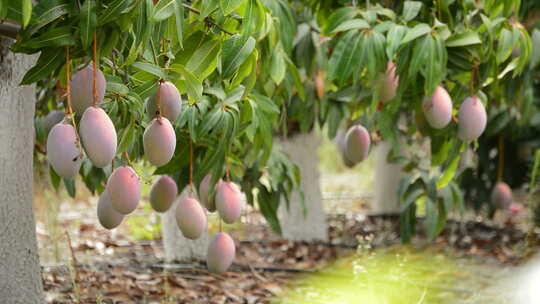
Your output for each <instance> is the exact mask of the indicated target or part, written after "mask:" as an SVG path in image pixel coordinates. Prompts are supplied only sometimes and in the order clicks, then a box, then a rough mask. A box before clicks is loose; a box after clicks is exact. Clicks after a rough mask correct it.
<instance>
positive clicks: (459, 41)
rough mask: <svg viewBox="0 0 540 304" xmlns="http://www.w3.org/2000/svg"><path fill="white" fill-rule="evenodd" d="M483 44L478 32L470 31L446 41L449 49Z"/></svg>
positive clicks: (455, 35)
mask: <svg viewBox="0 0 540 304" xmlns="http://www.w3.org/2000/svg"><path fill="white" fill-rule="evenodd" d="M479 43H482V40H481V39H480V36H479V35H478V33H477V32H475V31H472V30H469V31H466V32H462V33H459V34H454V35H452V36H450V38H448V40H446V46H447V47H459V46H467V45H474V44H479Z"/></svg>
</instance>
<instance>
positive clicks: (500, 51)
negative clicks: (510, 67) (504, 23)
mask: <svg viewBox="0 0 540 304" xmlns="http://www.w3.org/2000/svg"><path fill="white" fill-rule="evenodd" d="M498 42H499V44H498V47H497V62H499V63H501V62H504V61H505V60H506V59H508V57H510V55H511V54H512V48H513V47H514V42H515V37H514V33H513V32H512V31H510V30H508V29H506V28H503V29H502V30H501V33H500V36H499V41H498Z"/></svg>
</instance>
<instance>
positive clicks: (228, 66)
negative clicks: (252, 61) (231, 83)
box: [221, 35, 255, 78]
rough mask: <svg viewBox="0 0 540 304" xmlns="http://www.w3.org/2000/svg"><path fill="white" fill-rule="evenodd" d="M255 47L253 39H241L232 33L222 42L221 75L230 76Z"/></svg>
mask: <svg viewBox="0 0 540 304" xmlns="http://www.w3.org/2000/svg"><path fill="white" fill-rule="evenodd" d="M254 48H255V39H253V37H249V38H247V39H243V38H242V37H241V36H240V35H234V36H232V37H231V38H229V39H227V40H225V42H224V43H223V52H222V54H221V66H222V71H221V73H222V75H223V77H224V78H228V77H230V76H232V74H233V73H234V72H235V70H236V69H237V68H238V67H239V66H240V65H241V64H242V63H243V62H244V61H245V60H246V59H247V58H248V57H249V55H250V54H251V52H253V49H254Z"/></svg>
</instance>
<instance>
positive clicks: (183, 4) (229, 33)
mask: <svg viewBox="0 0 540 304" xmlns="http://www.w3.org/2000/svg"><path fill="white" fill-rule="evenodd" d="M182 6H183V7H184V8H185V9H187V10H188V11H190V12H193V13H195V14H197V15H200V14H201V11H199V10H198V9H196V8H194V7H192V6H189V5H187V4H185V3H182ZM204 21H205V22H206V23H208V24H210V25H212V26H215V27H216V28H218V29H219V30H220V31H222V32H224V33H225V34H228V35H231V36H232V35H234V33H231V32H229V31H227V30H226V29H224V28H222V27H221V26H220V25H218V24H217V23H215V22H214V20H213V19H212V18H210V17H205V18H204Z"/></svg>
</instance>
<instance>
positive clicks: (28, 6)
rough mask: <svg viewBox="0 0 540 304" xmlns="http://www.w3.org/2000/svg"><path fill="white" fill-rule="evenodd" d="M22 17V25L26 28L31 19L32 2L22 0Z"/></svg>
mask: <svg viewBox="0 0 540 304" xmlns="http://www.w3.org/2000/svg"><path fill="white" fill-rule="evenodd" d="M22 17H23V20H22V21H23V22H22V25H23V27H26V26H27V25H28V23H30V18H31V17H32V0H22Z"/></svg>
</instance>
